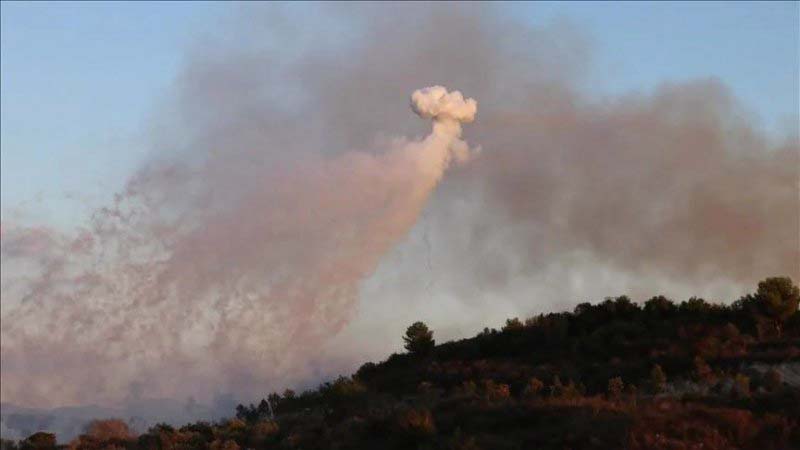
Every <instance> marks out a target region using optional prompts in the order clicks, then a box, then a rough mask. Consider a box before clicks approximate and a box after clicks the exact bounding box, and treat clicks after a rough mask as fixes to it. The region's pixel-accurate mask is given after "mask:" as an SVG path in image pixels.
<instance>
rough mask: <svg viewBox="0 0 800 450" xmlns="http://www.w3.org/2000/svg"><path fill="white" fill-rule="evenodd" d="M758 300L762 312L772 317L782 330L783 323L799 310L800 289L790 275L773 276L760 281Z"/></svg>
mask: <svg viewBox="0 0 800 450" xmlns="http://www.w3.org/2000/svg"><path fill="white" fill-rule="evenodd" d="M756 301H757V302H758V307H759V309H760V310H761V312H762V313H763V314H764V315H765V316H767V317H769V318H770V319H772V320H773V321H774V322H775V325H776V327H777V329H778V331H779V332H780V330H781V325H782V324H783V322H785V321H786V320H787V319H788V318H789V317H791V316H792V314H794V313H795V312H797V305H798V303H800V289H798V287H797V286H795V285H794V284H793V283H792V279H791V278H789V277H771V278H767V279H765V280H763V281H761V282H760V283H758V292H757V293H756Z"/></svg>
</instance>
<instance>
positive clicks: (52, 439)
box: [20, 431, 56, 450]
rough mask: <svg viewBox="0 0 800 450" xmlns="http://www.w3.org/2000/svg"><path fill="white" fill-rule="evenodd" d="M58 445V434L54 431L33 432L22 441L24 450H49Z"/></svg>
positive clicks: (21, 445) (21, 444)
mask: <svg viewBox="0 0 800 450" xmlns="http://www.w3.org/2000/svg"><path fill="white" fill-rule="evenodd" d="M55 447H56V435H55V434H53V433H45V432H43V431H40V432H38V433H33V434H32V435H30V436H28V437H27V438H25V440H23V441H22V442H20V448H21V449H23V450H48V449H54V448H55Z"/></svg>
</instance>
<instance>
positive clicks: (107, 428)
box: [85, 419, 134, 441]
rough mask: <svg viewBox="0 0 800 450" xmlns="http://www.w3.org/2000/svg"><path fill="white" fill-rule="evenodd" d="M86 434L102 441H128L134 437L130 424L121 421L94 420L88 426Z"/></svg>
mask: <svg viewBox="0 0 800 450" xmlns="http://www.w3.org/2000/svg"><path fill="white" fill-rule="evenodd" d="M85 434H86V435H87V436H90V437H92V438H95V439H97V440H100V441H108V440H112V439H119V440H128V439H132V438H133V437H134V434H133V432H131V430H130V428H128V424H127V423H125V422H123V421H122V420H119V419H108V420H93V421H91V422H90V423H89V424H88V425H87V426H86V432H85Z"/></svg>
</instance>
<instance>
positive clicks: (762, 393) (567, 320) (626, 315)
mask: <svg viewBox="0 0 800 450" xmlns="http://www.w3.org/2000/svg"><path fill="white" fill-rule="evenodd" d="M798 297H800V293H799V292H798V288H797V287H796V286H794V285H793V284H792V282H791V280H789V279H788V278H770V279H767V280H764V281H763V282H761V283H760V284H759V286H758V289H757V291H756V293H754V294H752V295H747V296H744V297H742V298H741V299H739V300H737V301H736V302H733V303H732V304H731V305H721V304H710V303H707V302H705V301H704V300H702V299H698V298H692V299H689V300H686V301H683V302H680V303H675V302H672V301H670V300H669V299H666V298H664V297H660V296H659V297H653V298H651V299H650V300H648V301H647V302H645V303H643V304H641V305H640V304H637V303H634V302H632V301H631V300H630V299H629V298H627V297H624V296H623V297H617V298H609V299H606V300H605V301H603V302H601V303H597V304H594V305H592V304H588V303H584V304H580V305H578V306H577V307H576V308H575V310H574V311H573V312H560V313H551V314H546V315H539V316H536V317H532V318H529V319H526V320H519V319H509V320H508V321H507V323H506V325H505V326H504V327H503V328H502V329H501V330H495V329H485V330H484V331H483V332H482V333H481V334H479V335H477V336H475V337H472V338H469V339H463V340H460V341H455V342H447V343H443V344H440V345H434V342H433V338H432V334H433V333H432V332H431V331H430V330H427V328H426V327H425V326H424V325H423V324H415V325H413V326H412V327H410V328H409V330H408V333H407V335H406V343H407V349H409V350H410V352H409V353H406V354H394V355H391V356H390V357H389V358H388V359H387V360H386V361H383V362H380V363H367V364H364V365H363V366H362V367H361V368H360V369H359V370H358V371H357V372H356V373H355V374H353V375H352V376H349V377H340V378H339V379H337V380H334V381H331V382H328V383H325V384H323V385H321V386H320V387H319V388H318V389H316V390H312V391H307V392H303V393H301V394H296V393H294V392H292V391H289V390H287V391H285V392H284V393H282V394H277V393H274V394H271V395H269V396H268V397H267V398H266V399H264V400H261V401H260V402H258V403H256V404H250V405H240V406H239V407H238V408H237V409H236V411H235V417H234V418H231V419H227V420H223V421H220V422H217V423H205V422H197V423H193V424H188V425H185V426H183V427H180V428H174V427H171V426H169V425H158V426H155V427H152V428H151V429H149V430H148V431H147V432H145V433H143V434H141V435H139V436H134V435H133V433H132V432H131V431H130V430H129V429H128V427H127V425H126V424H125V423H124V422H122V421H115V420H105V421H98V422H95V423H93V424H92V425H91V426H90V427H88V428H87V430H86V433H85V434H83V435H82V436H80V437H79V438H77V439H76V440H74V441H73V442H71V443H69V444H68V445H69V447H70V448H74V449H110V448H124V449H131V450H133V449H214V450H217V449H219V450H222V449H225V450H235V449H238V448H258V449H262V448H263V449H270V448H276V449H376V448H381V449H383V448H387V449H416V448H419V449H462V450H466V449H527V448H538V449H546V448H553V449H564V448H576V449H578V448H596V449H613V448H629V449H661V448H663V449H683V448H687V449H688V448H703V449H728V448H759V449H787V448H800V426H799V425H798V420H800V313H799V312H798ZM232 413H234V412H232ZM55 446H56V443H55V439H54V437H53V436H52V435H49V434H47V433H38V434H35V435H33V436H31V437H29V438H28V439H26V440H23V441H21V442H19V443H16V442H12V441H7V440H6V441H4V442H3V449H4V450H5V449H12V448H17V447H21V448H26V449H34V448H35V449H46V448H53V447H55Z"/></svg>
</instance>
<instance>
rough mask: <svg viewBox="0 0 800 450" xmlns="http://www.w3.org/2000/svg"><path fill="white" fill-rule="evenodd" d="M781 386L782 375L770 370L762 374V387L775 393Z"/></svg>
mask: <svg viewBox="0 0 800 450" xmlns="http://www.w3.org/2000/svg"><path fill="white" fill-rule="evenodd" d="M782 386H783V375H781V373H780V372H778V371H777V370H775V369H770V370H768V371H767V373H765V374H764V387H765V388H767V390H768V391H770V392H775V391H777V390H778V389H780V388H781V387H782Z"/></svg>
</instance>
